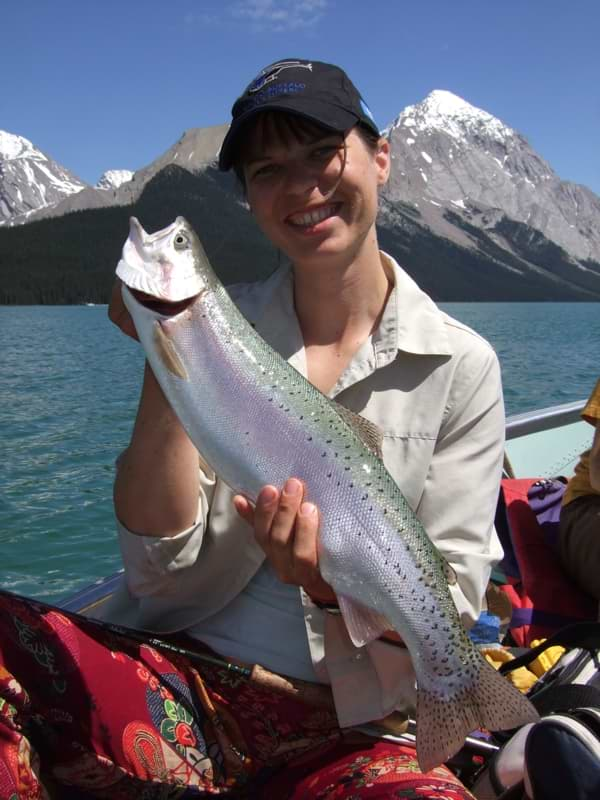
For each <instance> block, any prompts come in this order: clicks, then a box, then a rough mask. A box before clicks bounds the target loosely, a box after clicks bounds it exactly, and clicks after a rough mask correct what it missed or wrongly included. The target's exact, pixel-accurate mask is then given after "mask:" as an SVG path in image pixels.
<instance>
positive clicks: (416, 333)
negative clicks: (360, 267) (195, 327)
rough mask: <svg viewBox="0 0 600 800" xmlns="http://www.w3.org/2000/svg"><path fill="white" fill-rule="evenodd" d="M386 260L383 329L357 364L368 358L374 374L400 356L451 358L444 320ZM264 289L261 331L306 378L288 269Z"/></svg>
mask: <svg viewBox="0 0 600 800" xmlns="http://www.w3.org/2000/svg"><path fill="white" fill-rule="evenodd" d="M381 257H382V260H383V263H384V265H385V267H386V269H387V270H388V274H389V276H390V277H391V278H392V280H393V283H394V288H393V289H392V292H391V294H390V296H389V298H388V301H387V303H386V306H385V308H384V311H383V315H382V317H381V322H380V324H379V327H378V329H377V330H376V331H375V333H374V334H373V336H372V337H371V339H370V341H369V342H365V344H364V345H363V347H361V348H360V350H359V352H358V353H357V354H356V357H355V361H356V359H359V360H361V361H362V360H364V359H365V358H366V359H367V360H368V361H369V362H370V364H371V371H372V369H373V368H375V369H377V368H379V367H383V366H386V365H387V364H389V363H391V362H392V361H393V360H394V359H395V358H396V355H397V354H398V352H399V351H403V352H406V353H413V354H415V355H423V356H432V355H433V356H439V355H442V356H444V355H452V348H451V346H450V342H449V340H448V336H447V333H446V326H445V323H444V314H443V313H442V312H441V311H440V309H439V308H438V307H437V306H436V304H435V303H434V302H433V300H431V298H430V297H429V296H428V295H427V294H425V292H424V291H422V289H420V288H419V287H418V286H417V284H416V283H415V281H414V280H413V279H412V278H411V277H410V276H409V275H408V274H407V273H406V272H405V271H404V270H403V269H401V267H400V266H398V264H397V263H396V261H395V260H394V259H393V258H392V257H391V256H389V255H387V253H384V252H381ZM263 289H264V294H263V296H264V298H265V301H264V303H263V304H262V308H261V309H260V310H259V313H258V314H257V319H256V330H257V331H258V332H259V333H260V334H261V336H262V337H263V338H264V339H265V340H266V341H267V342H268V343H269V344H270V345H271V347H273V349H274V350H277V352H278V353H280V354H281V355H282V356H283V357H284V358H286V359H287V360H288V361H289V362H290V364H292V366H294V367H295V368H296V369H297V370H298V371H299V372H300V373H302V375H304V376H306V371H307V370H306V357H305V352H304V342H303V339H302V331H301V330H300V325H299V323H298V318H297V316H296V311H295V309H294V290H293V277H292V270H291V267H290V266H289V265H283V266H282V267H280V268H279V269H278V270H276V271H275V272H274V273H273V275H271V276H270V277H269V278H268V279H267V281H266V283H265V285H264V286H263ZM353 363H354V362H353ZM355 366H356V365H355ZM353 371H355V370H353ZM338 389H341V386H338ZM336 393H337V392H336Z"/></svg>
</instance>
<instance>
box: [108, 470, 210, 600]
mask: <svg viewBox="0 0 600 800" xmlns="http://www.w3.org/2000/svg"><path fill="white" fill-rule="evenodd" d="M215 480H216V479H215V475H214V473H213V472H211V471H210V470H208V469H206V470H203V469H200V493H199V498H198V512H197V515H196V521H195V523H194V524H193V525H192V526H191V527H190V528H188V529H187V530H184V531H181V532H180V533H178V534H176V535H175V536H164V537H161V536H143V535H141V534H137V533H132V532H131V531H130V530H128V529H127V528H126V527H125V526H124V525H123V524H122V523H121V522H120V521H119V520H118V519H117V533H118V539H119V547H120V549H121V556H122V559H123V565H124V567H125V580H126V583H127V588H128V590H129V592H130V593H131V594H132V595H133V596H134V597H138V598H141V597H149V596H152V595H156V594H171V593H172V591H176V589H177V585H178V582H179V579H180V574H181V571H182V570H186V569H189V568H191V567H193V566H194V564H195V563H196V561H197V559H198V556H199V553H200V548H201V546H202V542H203V539H204V533H205V531H206V526H207V519H208V510H209V507H210V503H211V500H212V496H213V494H214V489H215Z"/></svg>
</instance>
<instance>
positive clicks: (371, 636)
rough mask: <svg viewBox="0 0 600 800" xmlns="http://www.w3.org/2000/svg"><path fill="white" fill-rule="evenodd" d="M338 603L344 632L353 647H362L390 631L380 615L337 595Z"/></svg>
mask: <svg viewBox="0 0 600 800" xmlns="http://www.w3.org/2000/svg"><path fill="white" fill-rule="evenodd" d="M338 603H339V606H340V611H341V612H342V617H343V618H344V623H345V625H346V630H347V631H348V635H349V636H350V639H351V640H352V644H353V645H354V646H355V647H363V646H364V645H365V644H368V643H369V642H372V641H374V640H375V639H378V638H379V637H380V636H381V634H382V633H384V631H389V630H391V629H392V626H391V625H390V623H389V622H388V621H387V619H386V618H385V617H384V616H383V615H382V614H379V613H378V612H377V611H373V610H372V609H371V608H367V607H366V606H363V605H362V604H361V603H358V602H357V601H356V600H351V599H350V598H349V597H345V596H344V595H338Z"/></svg>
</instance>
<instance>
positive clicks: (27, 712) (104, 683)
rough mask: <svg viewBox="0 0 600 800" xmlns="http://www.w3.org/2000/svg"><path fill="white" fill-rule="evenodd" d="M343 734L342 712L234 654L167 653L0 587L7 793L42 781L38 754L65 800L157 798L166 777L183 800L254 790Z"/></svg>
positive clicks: (0, 732) (0, 777)
mask: <svg viewBox="0 0 600 800" xmlns="http://www.w3.org/2000/svg"><path fill="white" fill-rule="evenodd" d="M188 641H189V640H188ZM186 647H187V648H188V649H189V648H191V649H195V650H198V651H203V652H204V653H205V654H209V655H211V656H215V655H216V654H214V653H210V651H208V650H207V649H206V648H203V646H202V645H201V643H194V645H192V644H187V645H186ZM340 736H341V733H340V730H339V727H338V725H337V720H336V718H335V714H334V713H333V711H331V710H326V709H324V708H319V707H314V706H311V705H308V704H305V703H302V702H299V701H298V699H297V698H296V697H295V696H293V695H290V694H282V693H277V692H274V691H271V690H270V689H267V688H265V687H264V686H262V685H259V684H257V683H256V682H255V681H253V680H249V679H247V678H244V677H242V676H240V675H239V674H237V673H235V672H232V671H230V670H229V669H228V667H227V664H226V662H224V664H223V666H222V667H220V666H215V665H213V664H212V663H211V664H206V662H204V661H201V660H200V661H199V660H197V659H195V658H193V657H191V658H187V657H182V656H180V655H175V656H174V655H172V654H171V653H166V652H164V651H163V652H158V651H157V650H156V649H155V648H153V647H150V646H148V645H145V644H140V643H139V641H137V640H134V639H132V638H131V637H127V636H124V635H121V634H116V633H113V632H112V631H110V630H109V629H108V628H106V627H102V626H99V625H98V624H94V623H92V622H90V621H87V620H84V619H81V618H78V617H76V616H74V615H72V614H68V613H63V612H62V611H60V610H59V609H56V608H52V607H49V606H47V605H45V604H43V603H37V602H34V601H29V600H26V599H23V598H19V597H16V596H14V595H11V594H9V593H6V592H2V591H0V800H4V796H5V795H3V794H2V791H3V789H4V786H5V785H7V786H10V787H11V788H12V787H13V785H14V783H15V781H17V780H18V781H20V782H21V785H23V786H26V785H27V782H29V783H30V784H31V786H32V787H37V784H38V783H39V781H38V779H37V775H38V774H39V772H38V758H37V757H38V755H39V762H41V767H40V769H41V770H42V774H43V775H44V777H43V782H47V781H52V783H53V784H55V785H58V786H59V787H60V793H59V795H58V796H59V797H60V798H61V800H63V798H64V800H71V797H73V798H77V800H82V798H84V797H87V796H88V793H89V796H90V797H95V798H110V800H129V798H132V797H142V796H143V797H144V798H145V800H151V798H152V797H155V796H156V797H161V798H164V797H166V796H167V795H166V792H167V791H169V790H170V789H169V785H170V786H171V787H172V790H173V791H179V790H176V787H177V786H179V787H182V786H183V787H187V788H186V791H185V795H184V796H185V797H186V798H187V797H205V796H208V795H212V794H214V793H215V792H217V793H221V794H225V795H227V794H231V795H232V796H234V797H238V796H248V797H255V796H256V795H255V794H254V789H253V786H254V783H255V781H258V782H259V783H261V781H262V778H263V775H264V774H265V773H266V774H269V775H270V774H271V771H272V770H275V769H278V768H280V767H281V766H282V765H283V764H285V763H287V762H288V761H289V760H290V759H293V758H295V757H297V756H298V755H299V754H302V753H304V752H306V751H308V750H313V749H314V748H315V747H318V746H320V745H322V744H323V743H324V742H328V741H339V739H340ZM2 762H4V763H2ZM15 770H16V771H15ZM21 773H22V774H21ZM238 787H242V792H244V791H245V792H246V795H240V794H239V793H238ZM7 791H8V790H7ZM35 791H38V790H37V788H35ZM35 791H34V789H32V790H31V793H30V797H31V800H34V798H35V800H37V797H38V795H39V797H40V800H42V798H43V800H46V796H45V795H44V794H43V792H42V790H41V789H40V790H39V792H38V794H37V795H36V794H35ZM11 794H14V792H9V793H8V794H7V795H6V796H7V797H10V796H11ZM17 796H19V795H17ZM178 796H179V795H178Z"/></svg>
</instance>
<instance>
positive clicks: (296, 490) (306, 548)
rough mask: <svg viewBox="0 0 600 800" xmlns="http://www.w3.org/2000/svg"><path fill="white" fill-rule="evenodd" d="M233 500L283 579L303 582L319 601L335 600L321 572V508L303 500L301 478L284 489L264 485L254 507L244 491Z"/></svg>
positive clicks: (330, 601)
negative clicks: (319, 544) (319, 556)
mask: <svg viewBox="0 0 600 800" xmlns="http://www.w3.org/2000/svg"><path fill="white" fill-rule="evenodd" d="M233 502H234V505H235V508H236V510H237V512H238V514H239V515H240V516H241V517H242V518H243V519H244V520H246V522H247V523H248V524H249V525H251V526H252V527H253V528H254V535H255V536H256V540H257V542H258V543H259V545H260V546H261V547H262V549H263V550H264V551H265V554H266V556H267V558H268V559H269V561H270V562H271V565H272V566H273V569H274V570H275V572H276V573H277V576H278V577H279V579H280V580H281V581H283V583H291V584H295V585H296V586H302V588H303V589H304V590H305V592H306V593H307V594H308V595H309V596H310V597H311V598H312V599H313V600H317V601H318V602H321V603H335V602H336V597H335V594H334V592H333V590H332V588H331V586H329V584H328V583H326V582H325V581H324V580H323V578H322V577H321V573H320V572H319V559H318V551H317V541H318V534H319V512H318V509H317V507H316V506H315V505H314V504H313V503H308V502H304V486H303V484H302V482H301V481H299V480H297V479H296V478H290V479H289V480H288V481H286V483H285V486H284V487H283V489H282V491H279V490H278V489H277V488H276V487H275V486H264V487H263V488H262V490H261V491H260V494H259V495H258V498H257V501H256V506H254V507H253V506H252V504H251V503H250V501H249V500H247V499H246V498H245V497H242V496H241V495H236V496H235V497H234V500H233Z"/></svg>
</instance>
